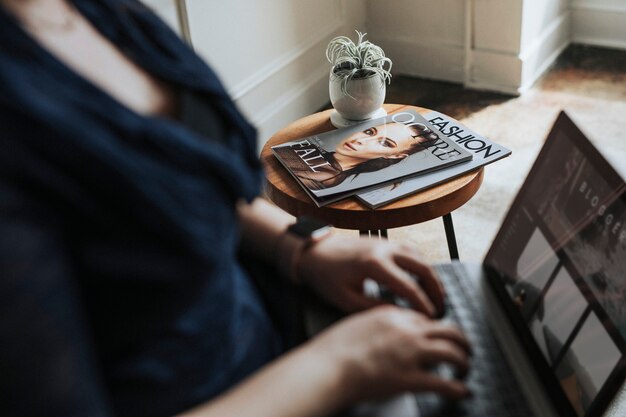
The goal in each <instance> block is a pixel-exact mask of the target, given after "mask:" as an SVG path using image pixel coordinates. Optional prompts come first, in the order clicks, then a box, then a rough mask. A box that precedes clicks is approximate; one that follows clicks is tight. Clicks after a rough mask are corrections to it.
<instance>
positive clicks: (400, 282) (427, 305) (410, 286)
mask: <svg viewBox="0 0 626 417" xmlns="http://www.w3.org/2000/svg"><path fill="white" fill-rule="evenodd" d="M382 268H383V270H382V271H380V272H379V274H377V275H376V276H372V277H371V278H372V279H374V280H376V281H377V282H378V283H379V284H382V285H384V286H385V287H387V288H388V289H389V290H390V291H392V292H394V293H395V294H396V295H398V296H400V297H402V298H405V299H406V300H407V301H408V302H409V304H411V306H413V307H414V308H415V309H416V310H418V311H420V312H421V313H424V314H426V315H427V316H429V317H434V316H435V315H436V313H437V310H436V309H435V306H434V304H433V302H432V300H431V299H430V298H429V297H428V295H426V293H425V292H424V291H423V290H422V288H420V286H419V285H417V283H416V282H415V280H413V279H412V278H411V275H410V274H409V273H408V272H406V271H405V270H404V269H402V268H400V267H399V266H398V265H396V264H395V263H393V262H388V263H384V264H382Z"/></svg>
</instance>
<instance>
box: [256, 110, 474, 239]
mask: <svg viewBox="0 0 626 417" xmlns="http://www.w3.org/2000/svg"><path fill="white" fill-rule="evenodd" d="M383 107H384V108H385V110H387V112H388V113H389V114H391V113H396V112H400V111H406V110H415V111H417V112H420V113H426V112H428V111H429V110H428V109H424V108H421V107H415V106H408V105H401V104H385V105H384V106H383ZM331 112H332V110H326V111H322V112H319V113H315V114H312V115H310V116H307V117H304V118H302V119H299V120H296V121H295V122H293V123H291V124H290V125H288V126H286V127H285V128H283V129H281V130H280V131H278V132H277V133H276V134H275V135H274V136H272V137H271V138H270V139H269V140H268V141H267V143H266V144H265V145H264V146H263V150H262V151H261V161H262V163H263V167H264V169H265V176H266V180H267V181H266V187H265V193H266V195H267V197H268V198H269V199H270V200H271V201H273V202H274V204H276V205H277V206H279V207H280V208H282V209H283V210H285V211H287V212H288V213H290V214H292V215H294V216H303V215H304V216H313V217H317V218H319V219H323V220H325V221H327V222H329V223H330V224H332V225H333V226H335V227H339V228H342V229H354V230H378V229H391V228H394V227H401V226H407V225H410V224H416V223H421V222H424V221H427V220H431V219H434V218H437V217H441V216H443V215H446V214H448V213H450V212H452V211H453V210H455V209H457V208H459V207H460V206H462V205H463V204H465V203H466V202H467V201H468V200H469V199H470V198H472V196H473V195H474V194H476V192H477V191H478V189H479V188H480V185H481V184H482V180H483V172H484V171H483V168H482V167H481V168H478V169H477V170H474V171H471V172H470V173H467V174H464V175H462V176H460V177H456V178H453V179H451V180H449V181H447V182H445V183H443V184H440V185H437V186H434V187H432V188H429V189H426V190H424V191H421V192H418V193H415V194H412V195H410V196H407V197H405V198H403V199H400V200H398V201H396V202H393V203H391V204H388V205H385V206H383V207H380V208H378V209H375V210H372V209H370V208H368V207H367V206H365V205H364V204H362V203H361V202H359V201H358V200H357V199H355V198H347V199H344V200H341V201H338V202H335V203H333V204H329V205H327V206H324V207H317V205H316V204H315V203H314V202H313V200H311V197H309V196H308V195H307V193H306V192H305V191H304V190H303V189H302V187H301V186H300V184H298V182H297V181H296V180H295V179H294V178H293V177H292V176H291V174H290V173H289V172H288V171H287V169H286V168H285V167H283V166H282V165H281V164H280V162H279V161H278V159H276V157H275V156H274V154H273V153H272V150H271V147H272V146H274V145H277V144H280V143H283V142H287V141H290V140H295V139H300V138H304V137H307V136H311V135H316V134H320V133H323V132H326V131H329V130H332V129H334V127H333V125H332V124H331V123H330V113H331Z"/></svg>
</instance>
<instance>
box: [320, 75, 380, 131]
mask: <svg viewBox="0 0 626 417" xmlns="http://www.w3.org/2000/svg"><path fill="white" fill-rule="evenodd" d="M328 89H329V95H330V102H331V104H332V105H333V107H334V108H335V110H337V113H339V114H340V115H341V116H342V117H343V118H344V119H348V120H367V119H369V118H371V117H372V116H373V115H374V113H376V112H377V111H378V110H380V108H381V106H382V105H383V102H384V101H385V94H386V91H387V89H386V87H385V82H384V81H383V80H382V79H381V78H380V76H378V75H376V74H373V75H371V76H369V77H366V78H356V79H352V80H350V81H349V82H348V93H349V95H345V94H344V93H343V92H342V91H341V79H340V78H339V77H337V76H335V74H334V73H333V71H332V70H331V72H330V80H329V88H328ZM350 96H352V97H350Z"/></svg>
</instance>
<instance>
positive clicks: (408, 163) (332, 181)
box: [272, 110, 472, 206]
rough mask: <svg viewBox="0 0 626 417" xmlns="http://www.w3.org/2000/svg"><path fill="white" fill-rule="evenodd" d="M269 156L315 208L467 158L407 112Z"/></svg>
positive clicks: (451, 142) (316, 137)
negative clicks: (290, 177) (279, 164)
mask: <svg viewBox="0 0 626 417" xmlns="http://www.w3.org/2000/svg"><path fill="white" fill-rule="evenodd" d="M272 152H273V153H274V155H275V156H276V157H277V158H278V160H279V161H280V163H281V164H283V165H284V166H285V168H287V170H288V171H289V172H290V173H291V175H292V176H293V177H294V178H295V179H296V180H297V181H298V183H299V184H300V185H301V186H302V188H303V189H304V190H305V191H306V192H307V194H308V195H309V196H311V198H312V199H313V201H315V203H316V204H317V205H318V206H324V205H326V204H329V203H332V202H335V201H338V200H340V199H343V198H346V197H348V196H351V195H354V194H355V193H356V192H357V191H363V190H366V189H369V188H371V187H375V186H379V185H381V184H383V183H388V182H390V181H393V180H396V179H398V178H402V177H406V176H407V175H414V174H417V173H425V172H430V171H433V170H436V169H442V168H445V167H449V166H451V165H454V164H458V163H462V162H465V161H468V160H471V159H472V153H471V152H468V151H467V150H465V149H464V148H463V147H462V146H459V145H458V144H456V143H455V142H454V140H451V139H449V138H447V137H446V136H444V135H442V134H441V133H439V131H438V130H436V129H434V128H433V127H432V126H431V125H430V124H429V123H428V122H427V121H426V119H425V118H424V117H423V116H422V115H420V114H419V113H417V112H415V111H413V110H408V111H405V112H399V113H394V114H390V115H388V116H386V117H384V118H380V119H375V120H369V121H367V122H364V123H361V124H358V125H354V126H349V127H345V128H342V129H337V130H332V131H330V132H325V133H322V134H319V135H313V136H310V137H306V138H302V139H299V140H295V141H290V142H287V143H283V144H280V145H276V146H273V147H272Z"/></svg>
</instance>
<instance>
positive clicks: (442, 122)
mask: <svg viewBox="0 0 626 417" xmlns="http://www.w3.org/2000/svg"><path fill="white" fill-rule="evenodd" d="M423 116H424V118H425V119H426V120H428V121H429V123H430V124H431V125H432V126H434V128H435V129H436V130H437V131H439V132H440V133H442V134H443V135H444V136H446V137H447V138H449V139H451V140H453V141H454V142H455V143H456V144H458V145H460V146H462V147H463V148H465V149H466V150H467V151H469V152H471V153H472V154H473V155H474V158H472V160H471V161H468V162H463V163H461V164H457V165H454V166H452V167H449V168H447V169H444V170H440V171H434V172H430V173H426V174H423V175H418V176H414V177H410V178H404V179H401V180H397V181H394V182H393V183H391V184H387V185H385V186H381V187H377V188H375V189H369V190H367V191H363V192H358V193H357V195H356V197H357V198H358V199H359V200H360V201H361V202H363V204H365V205H366V206H368V207H370V208H378V207H381V206H383V205H385V204H389V203H392V202H394V201H396V200H398V199H400V198H403V197H406V196H408V195H411V194H414V193H416V192H418V191H422V190H425V189H427V188H430V187H433V186H435V185H438V184H441V183H443V182H445V181H448V180H449V179H451V178H455V177H458V176H461V175H463V174H465V173H467V172H470V171H472V170H475V169H477V168H479V167H481V166H484V165H487V164H490V163H492V162H495V161H498V160H500V159H502V158H505V157H507V156H509V155H510V154H511V151H510V150H509V149H507V148H505V147H504V146H500V145H498V144H497V143H494V142H492V141H490V140H489V139H487V138H485V137H483V136H481V135H479V134H478V133H476V132H474V131H472V130H470V129H468V128H467V127H466V126H463V125H462V124H461V123H459V122H458V121H456V120H455V119H453V118H451V117H449V116H446V115H445V114H442V113H439V112H436V111H431V112H428V113H425V114H424V115H423Z"/></svg>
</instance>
